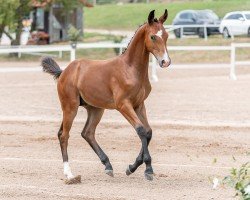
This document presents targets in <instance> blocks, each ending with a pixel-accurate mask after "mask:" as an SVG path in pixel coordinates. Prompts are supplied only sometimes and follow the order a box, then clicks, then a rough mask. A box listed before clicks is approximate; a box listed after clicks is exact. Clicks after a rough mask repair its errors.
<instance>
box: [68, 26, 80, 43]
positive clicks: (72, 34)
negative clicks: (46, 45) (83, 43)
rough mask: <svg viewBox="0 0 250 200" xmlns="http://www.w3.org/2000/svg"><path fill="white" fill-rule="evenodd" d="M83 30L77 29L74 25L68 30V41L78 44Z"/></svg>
mask: <svg viewBox="0 0 250 200" xmlns="http://www.w3.org/2000/svg"><path fill="white" fill-rule="evenodd" d="M81 35H82V34H81V30H78V29H76V28H75V27H74V26H73V25H70V26H69V29H68V39H69V40H70V41H71V42H77V41H79V40H80V39H81Z"/></svg>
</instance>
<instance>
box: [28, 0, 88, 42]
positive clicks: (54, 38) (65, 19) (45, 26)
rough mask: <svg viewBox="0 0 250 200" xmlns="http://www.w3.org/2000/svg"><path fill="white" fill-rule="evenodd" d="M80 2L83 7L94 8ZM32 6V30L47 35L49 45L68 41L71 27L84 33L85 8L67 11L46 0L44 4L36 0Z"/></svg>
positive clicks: (83, 1) (50, 0) (84, 1)
mask: <svg viewBox="0 0 250 200" xmlns="http://www.w3.org/2000/svg"><path fill="white" fill-rule="evenodd" d="M79 2H81V3H82V5H83V6H84V5H85V6H87V7H91V6H92V5H91V4H89V3H87V1H86V0H79ZM32 6H33V11H32V12H31V14H30V17H31V19H32V28H31V30H32V31H39V32H44V33H47V34H48V43H52V42H58V41H64V40H67V30H68V27H69V25H73V26H74V27H76V28H77V29H80V30H82V31H83V7H81V6H80V7H76V8H74V9H73V10H70V11H65V9H63V6H62V4H58V3H53V2H52V0H44V1H43V2H42V3H40V2H37V1H36V0H34V1H33V2H32Z"/></svg>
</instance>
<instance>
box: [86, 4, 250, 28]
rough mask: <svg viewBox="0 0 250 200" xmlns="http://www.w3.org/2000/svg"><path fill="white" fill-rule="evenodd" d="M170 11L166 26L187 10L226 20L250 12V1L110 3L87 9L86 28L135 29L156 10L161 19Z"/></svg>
mask: <svg viewBox="0 0 250 200" xmlns="http://www.w3.org/2000/svg"><path fill="white" fill-rule="evenodd" d="M165 8H167V9H168V10H169V18H168V20H167V22H166V24H171V23H172V20H173V18H174V17H175V15H176V13H178V12H179V11H181V10H185V9H211V10H213V11H214V12H215V13H217V14H218V16H219V17H221V18H222V17H223V16H224V15H225V14H226V13H227V12H230V11H235V10H250V0H203V1H202V0H200V1H192V2H190V1H185V2H182V1H176V2H171V3H149V4H144V3H138V4H124V5H116V4H108V5H97V6H95V7H94V8H90V9H87V8H86V9H84V19H85V20H84V21H85V28H96V29H108V30H115V29H118V30H135V29H136V28H137V27H138V26H139V25H141V24H143V23H144V22H146V19H147V17H148V13H149V12H150V11H151V10H153V9H155V10H156V15H157V16H158V17H159V16H160V15H162V14H163V12H164V9H165Z"/></svg>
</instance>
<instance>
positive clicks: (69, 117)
mask: <svg viewBox="0 0 250 200" xmlns="http://www.w3.org/2000/svg"><path fill="white" fill-rule="evenodd" d="M62 109H63V122H62V125H61V127H60V129H59V132H58V139H59V142H60V146H61V151H62V159H63V167H64V175H65V176H66V181H65V183H66V184H73V183H79V182H81V177H80V176H77V177H74V176H73V174H72V172H71V169H70V166H69V162H68V152H67V148H68V139H69V131H70V129H71V126H72V123H73V120H74V118H75V116H76V113H77V109H78V105H77V102H75V103H73V102H68V103H67V104H66V105H65V106H63V105H62Z"/></svg>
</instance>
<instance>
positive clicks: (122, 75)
mask: <svg viewBox="0 0 250 200" xmlns="http://www.w3.org/2000/svg"><path fill="white" fill-rule="evenodd" d="M167 17H168V11H167V10H165V13H164V14H163V15H162V16H161V17H160V18H159V20H157V19H156V18H155V17H154V10H153V11H151V12H150V13H149V16H148V22H147V23H145V24H144V25H142V26H141V27H140V28H139V29H138V30H137V32H136V33H135V35H134V37H133V39H132V40H131V43H130V44H129V46H128V48H127V50H126V51H125V52H124V53H123V54H122V55H120V56H118V57H115V58H113V59H109V60H102V61H100V60H87V59H79V60H75V61H73V62H71V63H70V64H69V65H68V67H67V68H66V69H65V70H64V71H62V70H61V69H60V67H59V66H58V65H57V63H56V62H55V61H54V60H53V59H52V58H49V57H46V58H43V59H42V67H43V70H44V71H45V72H47V73H49V74H51V75H53V76H54V78H55V79H58V82H57V90H58V96H59V99H60V102H61V108H62V111H63V120H62V124H61V127H60V129H59V132H58V138H59V141H60V146H61V151H62V158H63V163H64V174H65V176H66V179H67V180H66V183H68V184H70V183H77V182H80V181H81V177H80V176H77V177H74V176H73V174H72V173H71V170H70V167H69V164H68V153H67V146H68V139H69V131H70V129H71V126H72V123H73V120H74V118H75V116H76V113H77V110H78V107H79V106H83V107H85V108H86V110H87V113H88V118H87V122H86V124H85V127H84V129H83V131H82V133H81V135H82V137H83V138H84V139H85V140H86V141H87V142H88V143H89V145H90V146H91V147H92V149H93V150H94V151H95V153H96V154H97V155H98V157H99V158H100V160H101V162H102V163H103V165H105V172H106V173H107V174H108V175H110V176H113V168H112V165H111V164H110V161H109V158H108V156H107V155H106V154H105V153H104V152H103V150H102V149H101V147H100V146H99V145H98V143H97V141H96V139H95V129H96V126H97V125H98V123H99V122H100V120H101V118H102V115H103V112H104V109H116V110H118V111H119V112H120V113H121V114H122V115H123V116H124V117H125V118H126V119H127V120H128V122H129V123H130V124H131V125H132V126H133V127H134V129H135V130H136V132H137V134H138V136H139V138H140V139H141V143H142V147H141V151H140V153H139V155H138V157H137V158H136V160H135V162H134V164H132V165H129V166H128V168H127V170H126V174H127V175H130V174H132V173H134V172H135V170H136V169H137V168H138V167H139V166H140V165H141V164H142V163H143V162H144V163H145V164H146V170H145V177H146V179H147V180H152V179H153V168H152V166H151V157H150V154H149V150H148V145H149V142H150V140H151V137H152V129H151V128H150V126H149V124H148V121H147V116H146V109H145V105H144V101H145V99H146V98H147V97H148V95H149V93H150V91H151V85H150V82H149V77H148V64H149V53H152V54H153V55H154V56H155V57H156V59H157V60H158V62H159V65H160V66H161V67H162V68H164V67H168V66H169V65H170V62H171V61H170V58H169V56H168V53H167V47H166V42H167V39H168V33H167V32H166V31H165V29H164V27H163V23H164V22H165V21H166V19H167Z"/></svg>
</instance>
